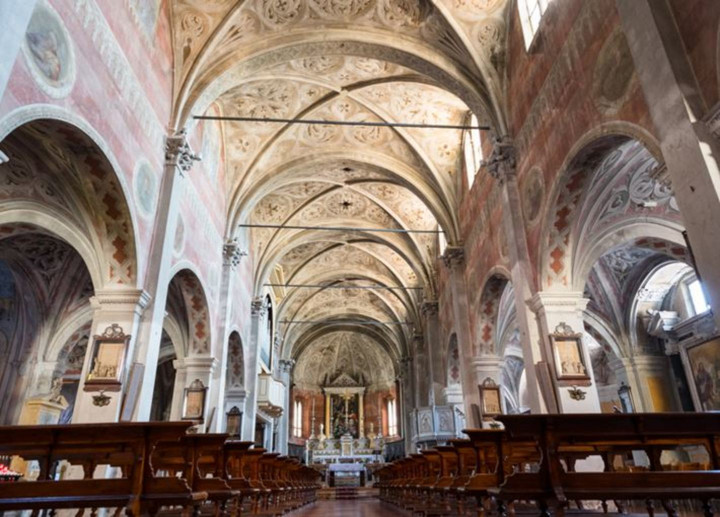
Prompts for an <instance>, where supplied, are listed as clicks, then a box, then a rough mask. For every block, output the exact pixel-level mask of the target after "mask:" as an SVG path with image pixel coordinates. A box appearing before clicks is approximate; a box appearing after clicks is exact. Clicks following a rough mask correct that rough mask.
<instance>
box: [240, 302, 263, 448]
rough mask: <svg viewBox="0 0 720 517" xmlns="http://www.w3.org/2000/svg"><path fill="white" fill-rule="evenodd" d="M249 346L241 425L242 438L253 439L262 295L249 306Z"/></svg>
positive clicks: (261, 329) (261, 321)
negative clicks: (243, 412) (242, 421)
mask: <svg viewBox="0 0 720 517" xmlns="http://www.w3.org/2000/svg"><path fill="white" fill-rule="evenodd" d="M250 311H251V319H250V346H249V347H248V357H247V365H248V367H247V374H248V377H247V379H245V385H246V386H248V389H249V393H248V395H247V398H246V400H245V422H244V425H243V435H242V439H243V440H255V415H256V414H257V390H258V362H259V361H260V344H261V340H262V339H265V337H264V335H263V333H264V329H265V326H266V325H265V318H266V316H267V306H266V305H265V300H264V299H263V298H262V297H259V298H255V299H254V300H253V301H252V303H251V306H250Z"/></svg>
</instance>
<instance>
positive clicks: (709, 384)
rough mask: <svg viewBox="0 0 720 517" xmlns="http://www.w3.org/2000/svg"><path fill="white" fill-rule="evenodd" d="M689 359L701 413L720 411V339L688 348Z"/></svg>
mask: <svg viewBox="0 0 720 517" xmlns="http://www.w3.org/2000/svg"><path fill="white" fill-rule="evenodd" d="M687 357H688V361H689V365H690V371H691V372H692V382H693V383H694V384H695V390H696V392H697V402H699V404H700V407H699V408H698V409H699V410H700V411H718V410H720V338H715V339H711V340H709V341H705V342H704V343H700V344H699V345H695V346H691V347H688V349H687Z"/></svg>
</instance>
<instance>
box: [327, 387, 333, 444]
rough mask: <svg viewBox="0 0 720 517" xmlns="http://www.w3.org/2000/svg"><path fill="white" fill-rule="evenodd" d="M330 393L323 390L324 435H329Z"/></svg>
mask: <svg viewBox="0 0 720 517" xmlns="http://www.w3.org/2000/svg"><path fill="white" fill-rule="evenodd" d="M330 402H331V400H330V394H329V393H328V392H325V436H327V437H330V411H331V410H332V405H331V403H330Z"/></svg>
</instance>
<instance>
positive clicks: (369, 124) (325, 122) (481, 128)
mask: <svg viewBox="0 0 720 517" xmlns="http://www.w3.org/2000/svg"><path fill="white" fill-rule="evenodd" d="M193 118H194V119H195V120H223V121H226V122H271V123H274V124H306V125H323V126H365V127H406V128H416V129H469V130H478V131H489V130H490V126H468V125H466V124H419V123H412V122H370V121H367V122H363V121H355V120H318V119H295V118H272V117H267V118H266V117H229V116H222V115H194V116H193Z"/></svg>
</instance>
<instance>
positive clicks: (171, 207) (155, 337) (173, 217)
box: [134, 131, 199, 421]
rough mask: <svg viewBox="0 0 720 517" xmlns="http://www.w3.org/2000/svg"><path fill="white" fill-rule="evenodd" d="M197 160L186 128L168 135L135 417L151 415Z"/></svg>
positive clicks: (137, 358)
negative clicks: (178, 235) (177, 247)
mask: <svg viewBox="0 0 720 517" xmlns="http://www.w3.org/2000/svg"><path fill="white" fill-rule="evenodd" d="M197 160H199V158H198V157H197V156H196V155H195V154H194V153H193V152H192V150H191V149H190V146H189V144H188V143H187V139H186V136H185V133H184V131H181V132H179V133H176V134H175V135H172V136H169V137H168V138H167V140H166V142H165V166H164V168H163V177H162V181H161V183H160V194H159V197H158V206H157V210H156V212H155V223H154V226H153V240H152V243H151V245H150V255H149V257H148V263H147V267H146V271H145V281H144V283H143V285H144V286H145V291H146V292H147V294H148V296H149V297H150V300H151V302H150V305H149V307H148V309H147V310H146V311H145V313H144V314H143V318H142V320H141V323H140V330H139V332H138V343H139V346H138V347H137V350H136V352H135V361H137V362H138V363H141V364H143V365H144V367H145V370H144V373H143V377H142V383H141V385H140V393H139V397H138V404H137V406H136V408H135V412H134V419H135V420H141V421H144V420H147V419H148V418H149V417H150V408H151V406H152V396H153V389H154V388H155V374H156V372H157V362H158V354H159V352H160V338H161V337H162V325H163V319H164V318H165V303H166V299H167V290H168V284H169V283H170V280H171V279H170V278H169V274H170V268H171V264H172V250H173V240H174V238H175V231H176V229H177V222H178V217H179V211H180V200H181V199H182V197H183V194H184V191H185V180H184V178H185V175H186V174H188V173H189V172H190V169H191V168H192V164H193V162H195V161H197Z"/></svg>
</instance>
